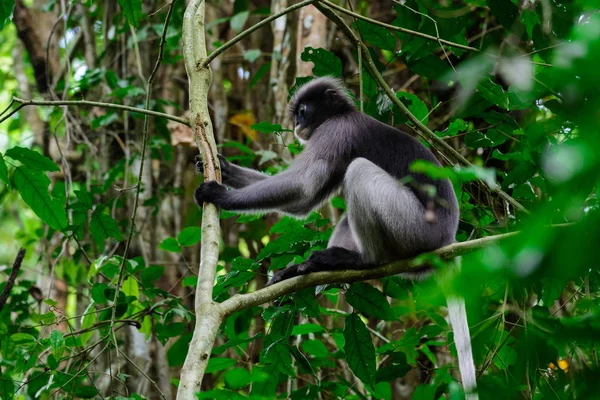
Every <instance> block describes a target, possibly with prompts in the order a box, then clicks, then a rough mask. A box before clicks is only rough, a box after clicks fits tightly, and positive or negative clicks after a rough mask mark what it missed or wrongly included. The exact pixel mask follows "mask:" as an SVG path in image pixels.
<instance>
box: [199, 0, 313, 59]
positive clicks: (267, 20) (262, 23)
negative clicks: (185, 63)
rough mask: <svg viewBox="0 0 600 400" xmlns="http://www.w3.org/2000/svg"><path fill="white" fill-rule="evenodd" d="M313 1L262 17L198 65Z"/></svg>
mask: <svg viewBox="0 0 600 400" xmlns="http://www.w3.org/2000/svg"><path fill="white" fill-rule="evenodd" d="M315 1H317V0H304V1H301V2H300V3H296V4H292V5H291V6H289V7H288V8H285V9H283V10H281V11H280V12H278V13H277V14H273V15H271V16H270V17H268V18H265V19H263V20H262V21H260V22H259V23H257V24H256V25H253V26H251V27H250V28H248V29H246V30H245V31H242V32H240V33H239V34H237V35H236V36H235V37H233V38H232V39H230V40H228V41H227V42H226V43H224V44H223V45H221V46H220V47H219V48H218V49H216V50H215V51H213V52H212V53H210V55H209V56H208V57H206V58H205V59H204V60H202V62H201V63H200V67H203V68H204V67H206V66H207V65H209V64H210V62H211V61H212V60H214V59H215V58H217V57H218V56H219V55H221V54H222V53H223V52H225V50H227V49H228V48H230V47H231V46H233V45H234V44H236V43H237V42H239V41H240V40H242V39H243V38H245V37H246V36H248V35H250V34H251V33H253V32H254V31H257V30H258V29H260V28H262V27H263V26H265V25H268V24H269V23H270V22H272V21H274V20H276V19H277V18H279V17H282V16H284V15H286V14H288V13H291V12H292V11H295V10H297V9H299V8H302V7H304V6H307V5H309V4H312V3H314V2H315Z"/></svg>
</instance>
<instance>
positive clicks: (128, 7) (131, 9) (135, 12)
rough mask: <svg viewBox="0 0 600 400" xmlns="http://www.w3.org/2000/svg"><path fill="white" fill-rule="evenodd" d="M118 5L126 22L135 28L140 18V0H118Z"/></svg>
mask: <svg viewBox="0 0 600 400" xmlns="http://www.w3.org/2000/svg"><path fill="white" fill-rule="evenodd" d="M119 5H120V6H121V9H122V10H123V14H124V15H125V19H127V22H129V24H131V25H133V26H134V27H136V28H137V27H138V26H139V25H140V21H141V20H142V0H119Z"/></svg>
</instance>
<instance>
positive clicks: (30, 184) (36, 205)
mask: <svg viewBox="0 0 600 400" xmlns="http://www.w3.org/2000/svg"><path fill="white" fill-rule="evenodd" d="M13 183H14V186H15V189H17V190H18V191H19V194H20V195H21V197H22V198H23V200H24V201H25V203H27V205H28V206H29V207H31V209H32V210H33V212H34V213H35V214H36V215H37V216H38V217H40V219H41V220H42V221H44V222H45V223H46V224H48V226H50V227H51V228H52V229H56V230H57V231H60V230H61V229H63V228H64V227H65V226H67V214H66V212H65V203H64V201H61V200H59V199H53V198H51V197H50V195H49V194H48V185H50V179H48V177H47V176H46V175H45V174H43V173H41V172H38V171H36V170H33V169H31V168H28V167H24V166H21V167H17V168H15V172H14V173H13Z"/></svg>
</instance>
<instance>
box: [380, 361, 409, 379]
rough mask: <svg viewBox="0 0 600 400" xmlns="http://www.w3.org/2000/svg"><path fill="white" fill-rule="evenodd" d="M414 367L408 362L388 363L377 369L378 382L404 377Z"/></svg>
mask: <svg viewBox="0 0 600 400" xmlns="http://www.w3.org/2000/svg"><path fill="white" fill-rule="evenodd" d="M411 369H412V367H411V366H410V365H408V364H399V365H386V366H385V367H381V368H379V369H378V370H377V378H376V381H377V382H391V381H393V380H395V379H398V378H402V377H403V376H404V375H406V374H407V373H408V372H409V371H410V370H411Z"/></svg>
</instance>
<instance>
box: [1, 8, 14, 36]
mask: <svg viewBox="0 0 600 400" xmlns="http://www.w3.org/2000/svg"><path fill="white" fill-rule="evenodd" d="M14 8H15V1H14V0H0V31H2V29H4V27H5V26H6V25H8V23H9V22H10V18H11V16H12V13H13V10H14Z"/></svg>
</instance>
